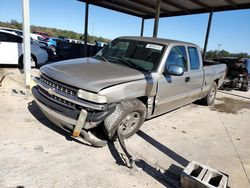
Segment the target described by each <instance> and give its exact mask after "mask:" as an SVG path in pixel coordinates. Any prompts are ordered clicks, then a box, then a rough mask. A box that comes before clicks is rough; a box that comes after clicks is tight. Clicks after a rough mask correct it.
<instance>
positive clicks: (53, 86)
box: [38, 75, 77, 108]
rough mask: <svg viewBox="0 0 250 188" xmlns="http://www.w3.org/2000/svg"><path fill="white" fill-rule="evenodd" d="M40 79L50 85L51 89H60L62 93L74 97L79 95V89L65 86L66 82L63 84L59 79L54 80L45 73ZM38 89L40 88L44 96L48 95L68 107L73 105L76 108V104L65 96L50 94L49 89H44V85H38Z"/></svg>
mask: <svg viewBox="0 0 250 188" xmlns="http://www.w3.org/2000/svg"><path fill="white" fill-rule="evenodd" d="M40 81H42V82H43V83H45V84H46V85H48V86H49V87H50V88H51V89H53V90H58V91H60V92H62V93H65V94H67V95H70V96H72V98H74V97H76V95H77V90H76V89H74V88H70V87H69V86H65V85H64V84H61V83H59V82H57V81H54V80H52V79H50V78H48V77H47V76H45V75H41V77H40ZM38 89H39V92H40V93H41V94H43V95H44V96H46V97H47V98H49V99H51V100H53V101H55V102H57V103H60V104H63V105H65V106H67V107H71V108H76V105H75V104H74V103H72V102H70V101H68V100H65V99H63V98H60V97H58V96H55V95H53V94H50V93H49V92H48V91H46V90H45V89H43V88H42V87H40V86H38Z"/></svg>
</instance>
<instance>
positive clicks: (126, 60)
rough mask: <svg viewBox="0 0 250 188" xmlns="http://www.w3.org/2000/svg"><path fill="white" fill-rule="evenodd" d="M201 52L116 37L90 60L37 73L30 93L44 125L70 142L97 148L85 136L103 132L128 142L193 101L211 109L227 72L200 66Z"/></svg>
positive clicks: (73, 61)
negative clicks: (77, 139) (75, 139)
mask: <svg viewBox="0 0 250 188" xmlns="http://www.w3.org/2000/svg"><path fill="white" fill-rule="evenodd" d="M200 51H201V50H200V48H199V47H198V46H197V45H195V44H191V43H187V42H180V41H174V40H167V39H159V38H148V37H119V38H117V39H115V40H113V41H112V42H111V43H110V44H108V45H107V46H106V47H105V48H103V49H102V50H101V51H99V52H98V53H97V54H96V55H95V56H94V57H89V58H79V59H71V60H66V61H61V62H57V63H54V64H49V65H45V66H43V67H41V69H40V71H41V72H40V76H39V78H38V77H36V78H34V81H35V82H36V86H34V87H33V88H32V93H33V96H34V98H35V101H36V103H37V105H38V106H39V108H40V109H41V110H42V111H43V113H44V114H45V115H46V116H47V117H48V119H50V120H51V121H52V122H53V123H54V124H56V125H58V126H60V127H62V128H64V129H67V130H69V131H71V132H72V133H73V136H82V137H84V138H85V139H86V140H87V141H89V142H91V143H92V144H94V145H98V143H97V144H96V142H94V138H92V137H91V136H92V135H90V136H89V130H90V129H92V128H94V127H96V126H102V127H103V131H104V132H105V134H106V135H107V137H108V138H109V139H113V138H115V137H116V134H117V130H119V133H120V132H121V133H122V135H123V137H124V138H128V137H130V136H132V135H133V134H135V133H136V132H137V131H138V129H139V128H140V126H141V125H142V124H143V123H144V121H145V120H146V119H150V118H152V117H155V116H158V115H161V114H163V113H166V112H169V111H172V110H174V109H177V108H179V107H182V106H184V105H186V104H189V103H192V102H194V101H196V100H202V101H203V102H204V103H205V104H206V105H212V104H213V102H214V99H215V96H216V92H217V88H218V87H219V86H220V85H221V84H222V82H223V79H224V77H225V69H226V66H225V65H224V64H218V65H210V66H203V61H202V55H201V52H200ZM156 126H157V125H156Z"/></svg>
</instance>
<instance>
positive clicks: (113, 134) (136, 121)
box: [104, 99, 146, 140]
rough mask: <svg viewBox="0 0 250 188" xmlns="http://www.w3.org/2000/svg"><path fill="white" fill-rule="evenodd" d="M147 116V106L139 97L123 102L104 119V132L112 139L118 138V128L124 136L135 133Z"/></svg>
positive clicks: (127, 136)
mask: <svg viewBox="0 0 250 188" xmlns="http://www.w3.org/2000/svg"><path fill="white" fill-rule="evenodd" d="M145 118H146V107H145V105H144V104H143V103H142V102H141V101H140V100H138V99H133V100H129V101H124V102H121V103H120V104H118V105H117V106H116V109H115V111H114V112H113V113H112V114H110V115H109V116H108V117H107V118H106V119H105V120H104V133H105V134H106V136H107V137H108V139H110V140H115V139H116V138H117V130H118V129H119V131H120V132H121V134H122V135H123V137H124V138H125V139H126V138H129V137H131V136H132V135H134V134H135V133H136V132H137V131H138V130H139V128H140V127H141V125H142V124H143V123H144V120H145Z"/></svg>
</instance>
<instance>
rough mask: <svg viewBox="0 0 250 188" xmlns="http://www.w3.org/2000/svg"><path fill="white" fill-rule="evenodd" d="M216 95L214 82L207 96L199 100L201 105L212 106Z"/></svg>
mask: <svg viewBox="0 0 250 188" xmlns="http://www.w3.org/2000/svg"><path fill="white" fill-rule="evenodd" d="M216 93H217V84H216V82H214V83H213V84H212V87H211V88H210V90H209V92H208V94H207V96H206V97H204V98H203V99H201V101H202V103H203V104H205V105H207V106H211V105H213V104H214V100H215V97H216Z"/></svg>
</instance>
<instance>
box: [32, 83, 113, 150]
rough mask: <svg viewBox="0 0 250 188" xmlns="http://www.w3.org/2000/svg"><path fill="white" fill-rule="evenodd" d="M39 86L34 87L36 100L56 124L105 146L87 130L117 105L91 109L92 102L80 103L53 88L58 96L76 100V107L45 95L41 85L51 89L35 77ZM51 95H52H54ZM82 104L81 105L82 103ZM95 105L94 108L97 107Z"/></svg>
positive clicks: (94, 143) (91, 141) (44, 112)
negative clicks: (102, 108) (103, 108)
mask: <svg viewBox="0 0 250 188" xmlns="http://www.w3.org/2000/svg"><path fill="white" fill-rule="evenodd" d="M34 81H35V83H36V84H37V86H34V87H33V88H32V94H33V96H34V98H35V102H36V104H37V105H38V107H39V108H40V109H41V111H42V112H43V114H44V115H45V116H46V117H47V118H48V119H49V120H50V121H51V122H52V123H54V124H55V125H57V126H59V127H61V128H63V129H66V130H68V131H70V132H72V134H73V136H82V137H83V138H84V139H85V140H86V141H88V142H90V143H91V144H92V145H95V146H103V145H104V143H103V141H100V140H99V141H98V140H96V139H93V138H91V136H90V135H89V134H88V133H87V132H86V130H87V129H91V128H93V127H95V126H97V125H98V123H100V122H102V121H103V120H104V119H105V118H106V117H107V116H109V115H110V114H111V113H112V112H113V111H114V110H115V106H111V107H106V108H105V110H95V109H91V105H90V103H86V104H87V105H85V103H80V102H79V101H74V100H72V99H68V98H67V97H65V96H62V95H60V94H58V93H56V91H54V90H53V92H51V91H50V92H51V94H52V95H53V94H56V95H57V97H61V98H62V100H63V99H65V100H70V101H71V102H75V103H76V104H75V106H74V107H75V108H73V107H70V106H67V105H64V104H61V103H60V102H57V101H55V100H53V98H50V97H49V96H46V95H44V94H43V93H42V92H41V91H40V90H39V87H40V88H42V89H46V90H49V87H47V86H46V85H45V84H43V83H41V82H40V81H39V80H38V79H34ZM52 95H51V96H52ZM80 104H81V105H80ZM84 105H85V106H84ZM96 107H97V106H96V105H93V108H96Z"/></svg>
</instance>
